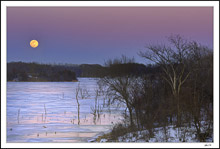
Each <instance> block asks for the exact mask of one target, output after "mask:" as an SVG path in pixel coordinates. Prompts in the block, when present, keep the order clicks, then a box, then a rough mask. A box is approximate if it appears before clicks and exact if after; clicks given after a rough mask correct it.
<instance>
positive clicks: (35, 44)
mask: <svg viewBox="0 0 220 149" xmlns="http://www.w3.org/2000/svg"><path fill="white" fill-rule="evenodd" d="M30 46H31V47H32V48H36V47H38V41H37V40H31V42H30Z"/></svg>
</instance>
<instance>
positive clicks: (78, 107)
mask: <svg viewBox="0 0 220 149" xmlns="http://www.w3.org/2000/svg"><path fill="white" fill-rule="evenodd" d="M80 89H81V88H80V84H78V87H77V88H76V102H77V111H78V125H80V104H79V92H80Z"/></svg>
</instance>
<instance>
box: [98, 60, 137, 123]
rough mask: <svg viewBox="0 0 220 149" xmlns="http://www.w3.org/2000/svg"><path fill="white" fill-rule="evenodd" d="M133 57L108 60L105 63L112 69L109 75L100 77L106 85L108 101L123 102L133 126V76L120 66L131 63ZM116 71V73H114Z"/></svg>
mask: <svg viewBox="0 0 220 149" xmlns="http://www.w3.org/2000/svg"><path fill="white" fill-rule="evenodd" d="M133 62H134V59H129V58H127V57H126V56H122V58H121V59H114V60H109V61H107V63H106V66H107V67H109V68H110V70H111V68H113V70H112V71H110V72H109V76H106V77H104V78H102V83H104V85H106V86H107V95H108V97H109V98H108V99H109V103H110V104H111V103H114V102H118V103H124V104H125V105H126V106H127V108H128V111H129V116H130V125H131V126H133V125H134V123H133V108H132V104H133V103H132V97H131V94H130V93H131V88H132V82H134V79H135V77H133V76H132V75H130V74H129V73H127V71H129V70H127V69H126V73H125V72H123V70H122V69H121V67H123V68H124V65H121V64H129V63H133ZM114 73H116V74H114Z"/></svg>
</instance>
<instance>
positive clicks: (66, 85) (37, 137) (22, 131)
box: [7, 78, 124, 142]
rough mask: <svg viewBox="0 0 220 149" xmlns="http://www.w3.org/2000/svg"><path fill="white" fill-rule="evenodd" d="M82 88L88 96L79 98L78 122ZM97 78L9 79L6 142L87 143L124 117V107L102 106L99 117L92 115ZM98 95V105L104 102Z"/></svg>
mask: <svg viewBox="0 0 220 149" xmlns="http://www.w3.org/2000/svg"><path fill="white" fill-rule="evenodd" d="M79 83H80V87H81V88H83V89H86V90H87V91H88V94H89V96H88V97H86V98H85V99H80V98H79V103H80V125H78V124H77V123H78V118H77V116H78V114H77V103H76V99H75V98H76V97H75V91H76V88H77V86H78V84H79ZM97 88H98V87H97V79H94V78H79V82H8V83H7V142H88V140H91V139H92V138H93V137H95V136H97V135H98V134H100V133H102V132H106V131H108V130H109V129H111V128H112V126H113V124H114V123H117V122H119V121H121V120H122V116H121V112H122V110H123V109H124V108H119V109H118V108H117V109H116V108H115V107H114V105H112V107H111V109H112V111H111V112H109V110H108V108H107V107H106V108H104V109H102V113H101V115H100V118H99V119H98V118H96V120H95V121H94V116H93V115H92V114H91V113H92V111H91V108H92V107H94V104H95V89H97ZM103 99H104V97H103V96H99V105H100V106H101V105H102V104H103V101H104V100H103Z"/></svg>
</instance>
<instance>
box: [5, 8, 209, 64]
mask: <svg viewBox="0 0 220 149" xmlns="http://www.w3.org/2000/svg"><path fill="white" fill-rule="evenodd" d="M171 34H180V35H182V36H183V37H185V38H187V39H193V40H196V41H198V42H200V43H202V44H204V45H207V46H209V47H212V46H213V45H212V42H213V8H212V7H8V8H7V61H8V62H10V61H24V62H39V63H54V62H55V63H73V64H82V63H89V64H95V63H98V64H103V63H104V60H107V59H109V58H115V57H120V56H121V55H122V54H124V55H127V56H128V57H133V56H134V58H135V60H136V61H137V62H140V63H145V60H144V59H142V58H140V57H139V56H138V55H137V52H138V51H140V50H143V49H144V47H145V45H146V44H153V43H161V42H165V40H166V37H167V36H169V35H171ZM32 39H36V40H38V41H39V46H38V47H37V48H31V47H30V45H29V43H30V41H31V40H32Z"/></svg>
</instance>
